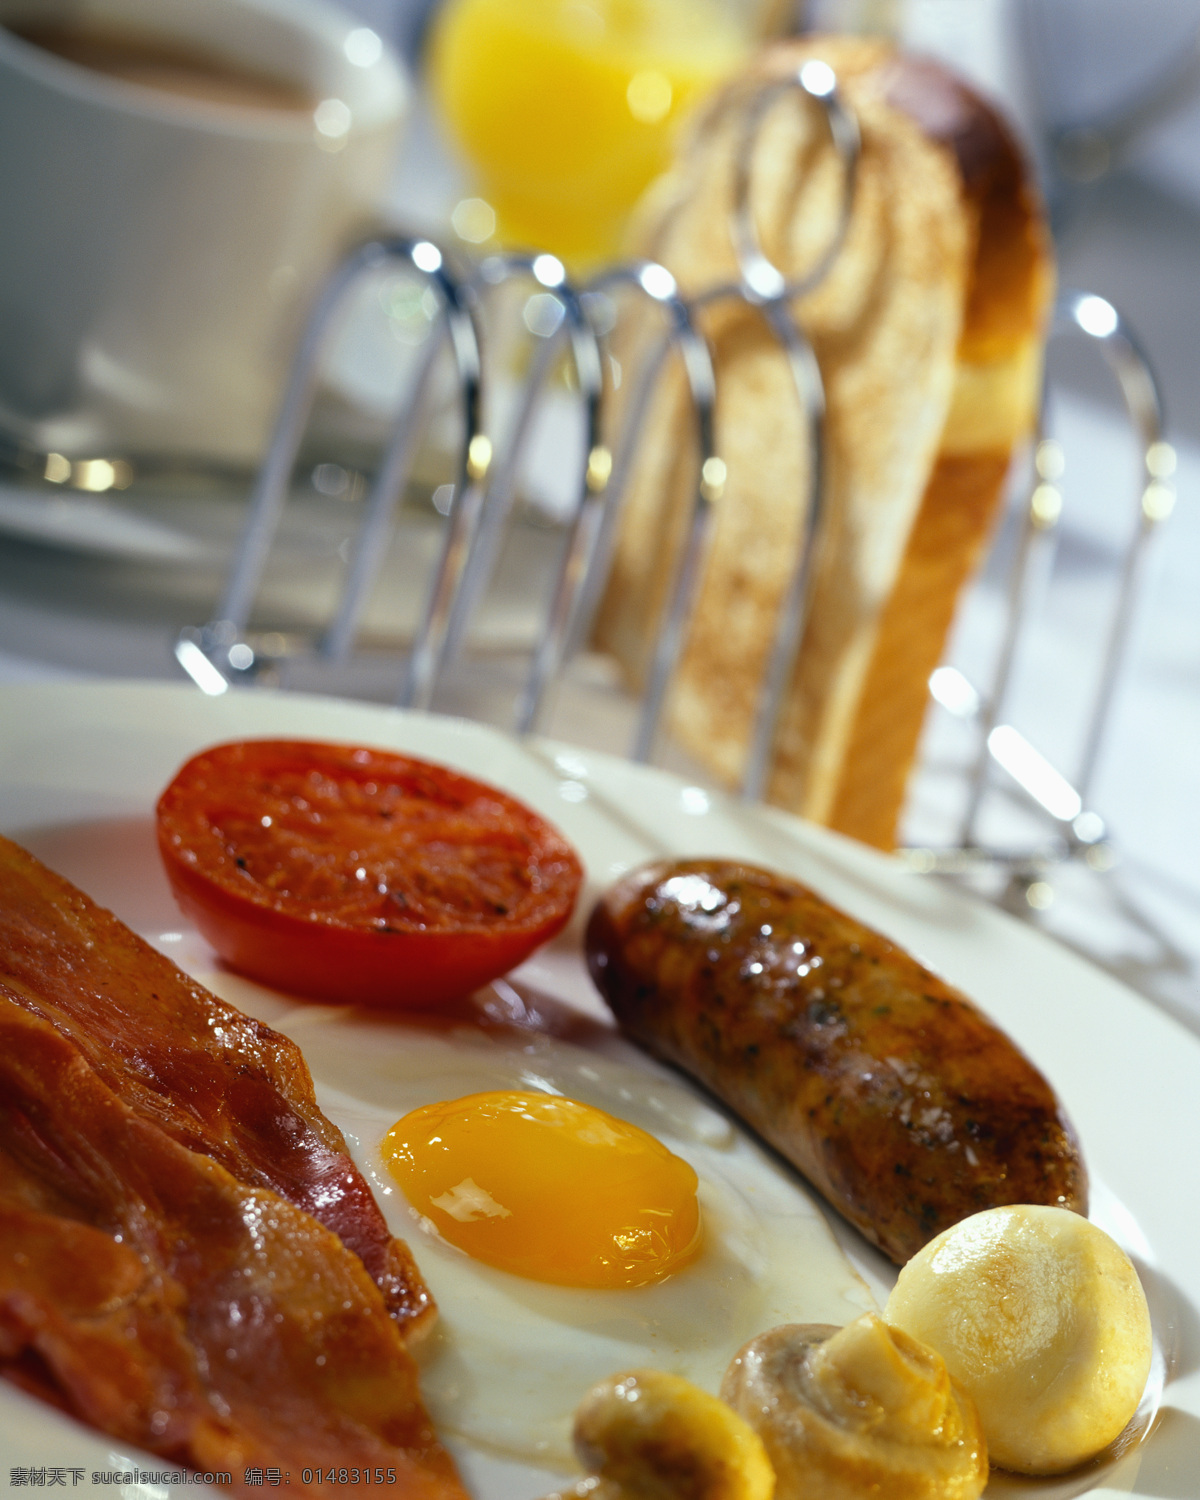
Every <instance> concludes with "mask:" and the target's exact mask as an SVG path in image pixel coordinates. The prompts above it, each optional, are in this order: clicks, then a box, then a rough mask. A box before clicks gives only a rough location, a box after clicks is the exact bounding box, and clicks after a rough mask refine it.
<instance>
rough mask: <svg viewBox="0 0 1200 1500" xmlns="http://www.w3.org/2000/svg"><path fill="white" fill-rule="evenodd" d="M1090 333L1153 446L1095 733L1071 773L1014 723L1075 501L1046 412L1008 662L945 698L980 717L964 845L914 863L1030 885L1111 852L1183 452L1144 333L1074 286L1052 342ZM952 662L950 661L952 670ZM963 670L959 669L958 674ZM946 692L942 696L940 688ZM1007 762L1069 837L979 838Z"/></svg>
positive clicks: (1109, 638) (1096, 705)
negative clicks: (993, 870)
mask: <svg viewBox="0 0 1200 1500" xmlns="http://www.w3.org/2000/svg"><path fill="white" fill-rule="evenodd" d="M1080 334H1082V335H1083V336H1084V337H1085V338H1086V339H1087V340H1089V341H1090V342H1091V343H1092V344H1093V345H1094V346H1096V347H1097V348H1098V349H1099V351H1100V353H1101V354H1102V356H1103V357H1104V359H1105V361H1106V363H1107V364H1108V366H1109V368H1110V369H1111V370H1112V372H1113V374H1114V375H1115V376H1116V379H1117V384H1118V387H1119V389H1120V392H1121V396H1122V400H1123V402H1124V405H1125V410H1126V414H1127V416H1128V419H1129V423H1130V426H1131V427H1132V428H1133V431H1134V433H1135V435H1136V436H1137V439H1138V443H1139V447H1140V452H1141V474H1140V477H1139V480H1138V486H1137V501H1136V503H1137V513H1136V523H1135V527H1134V531H1133V535H1132V538H1131V540H1130V542H1129V545H1128V547H1127V549H1126V552H1125V556H1124V560H1123V563H1122V568H1121V576H1120V580H1119V583H1118V585H1117V593H1116V600H1115V604H1114V607H1113V612H1112V616H1111V618H1110V620H1109V622H1108V629H1107V634H1106V636H1105V641H1104V648H1103V652H1102V656H1101V663H1100V676H1099V682H1098V685H1097V688H1096V692H1095V696H1094V698H1093V701H1092V705H1091V710H1090V712H1089V714H1088V717H1087V720H1086V725H1085V729H1084V734H1083V751H1082V754H1081V756H1080V760H1079V765H1078V769H1077V770H1076V773H1075V775H1074V777H1073V779H1069V778H1068V777H1066V776H1064V775H1063V774H1062V773H1061V772H1060V771H1059V770H1058V768H1057V767H1055V766H1054V765H1052V764H1051V763H1050V762H1049V761H1048V760H1047V759H1046V757H1045V756H1043V755H1042V754H1041V753H1040V752H1039V751H1038V750H1037V749H1036V748H1035V747H1034V746H1033V745H1032V744H1031V743H1030V742H1029V741H1028V740H1027V739H1026V738H1025V736H1024V735H1022V734H1021V733H1020V731H1019V730H1018V729H1016V728H1015V727H1014V726H1013V725H1011V724H1008V723H1005V722H1004V720H1003V716H1004V710H1005V707H1006V704H1007V701H1008V697H1009V689H1010V686H1011V683H1012V678H1013V670H1014V666H1015V662H1016V658H1017V654H1018V647H1019V644H1020V640H1021V636H1022V634H1023V631H1024V629H1025V627H1026V626H1027V624H1028V621H1029V616H1030V613H1031V610H1032V607H1033V603H1034V601H1033V600H1032V597H1031V595H1032V579H1033V576H1034V571H1035V568H1034V565H1035V561H1036V557H1037V554H1038V552H1039V551H1041V550H1042V549H1043V548H1045V547H1046V546H1047V545H1048V543H1049V542H1050V540H1051V538H1052V537H1053V534H1054V533H1055V531H1056V529H1057V527H1058V525H1059V522H1060V519H1061V516H1062V510H1063V499H1062V492H1061V490H1060V488H1059V485H1058V481H1059V480H1060V479H1061V477H1062V474H1063V470H1064V458H1063V455H1062V450H1061V449H1060V448H1059V447H1058V445H1057V444H1055V443H1053V442H1051V441H1047V439H1046V434H1045V418H1044V415H1043V420H1042V423H1041V424H1040V426H1039V432H1038V435H1037V440H1036V444H1035V456H1034V483H1033V485H1032V487H1031V490H1030V494H1029V496H1028V500H1027V503H1026V506H1025V509H1024V514H1023V517H1022V527H1021V535H1020V540H1019V542H1018V546H1017V552H1016V556H1015V558H1014V562H1013V566H1012V570H1011V573H1010V576H1009V583H1008V608H1007V613H1006V621H1005V629H1004V634H1003V637H1002V640H1001V643H1000V650H999V654H998V658H997V667H996V671H995V676H994V679H993V682H992V685H991V689H990V691H989V692H988V693H987V695H986V696H984V695H981V694H979V693H978V692H976V691H975V689H974V688H973V687H972V686H971V685H970V684H968V683H966V682H965V680H959V681H958V682H957V683H956V684H955V691H954V692H953V693H952V694H949V695H946V694H943V695H942V698H943V702H944V704H945V706H947V707H950V708H951V710H952V711H954V712H957V713H959V714H960V716H962V717H964V718H970V719H973V720H974V721H975V722H976V725H977V729H978V734H979V753H978V756H977V758H976V762H975V766H974V769H973V772H972V775H971V782H970V787H969V792H968V798H967V805H966V810H965V813H964V816H963V821H962V827H961V832H960V835H959V843H958V845H957V846H955V847H953V848H950V849H940V850H932V849H910V850H907V851H905V853H906V855H907V857H908V859H909V860H910V862H911V863H912V864H913V865H914V866H915V867H916V868H918V869H921V870H937V871H941V872H946V873H954V872H960V871H965V870H968V869H971V868H973V867H977V866H982V865H988V866H997V867H1007V868H1008V869H1009V871H1010V872H1011V873H1012V874H1013V876H1014V878H1016V879H1018V880H1024V881H1025V882H1026V883H1028V882H1030V881H1032V880H1037V879H1041V877H1042V876H1043V875H1044V874H1045V873H1046V871H1047V869H1048V867H1049V866H1050V865H1052V864H1054V863H1056V862H1058V861H1059V860H1062V859H1069V858H1076V857H1082V858H1084V859H1085V860H1087V861H1088V862H1089V863H1091V864H1093V865H1094V866H1095V867H1096V868H1100V869H1103V868H1106V867H1107V864H1108V863H1109V862H1110V861H1111V854H1110V852H1109V850H1108V846H1107V844H1106V840H1107V837H1108V830H1107V828H1106V826H1105V822H1104V819H1103V818H1102V817H1101V816H1100V814H1099V813H1098V812H1096V810H1095V808H1094V807H1093V805H1092V796H1093V792H1094V789H1095V777H1096V768H1097V765H1098V763H1099V758H1100V753H1101V749H1102V747H1103V745H1104V743H1105V741H1106V739H1107V737H1108V733H1109V731H1110V728H1111V723H1112V715H1113V709H1114V704H1115V700H1116V693H1117V687H1118V684H1119V681H1120V678H1121V675H1122V671H1123V668H1124V667H1125V665H1126V663H1127V659H1128V654H1129V645H1130V636H1131V631H1132V626H1133V622H1134V617H1135V610H1136V605H1137V598H1138V594H1139V591H1140V586H1141V582H1142V579H1143V575H1144V572H1145V566H1146V559H1147V548H1148V545H1149V542H1150V540H1151V537H1152V536H1153V534H1154V532H1155V531H1156V530H1157V529H1158V527H1159V526H1160V525H1161V523H1162V522H1163V521H1165V520H1166V518H1167V517H1168V516H1169V515H1170V514H1171V511H1172V510H1173V508H1174V505H1175V490H1174V486H1173V484H1172V482H1171V476H1172V475H1173V474H1174V471H1175V463H1176V459H1175V450H1174V449H1173V448H1172V446H1171V445H1170V444H1169V443H1168V442H1166V441H1165V440H1164V436H1163V408H1162V400H1161V397H1160V394H1159V390H1158V384H1157V382H1156V380H1155V378H1154V374H1153V372H1152V370H1151V368H1150V365H1149V363H1148V362H1147V359H1146V356H1145V355H1144V354H1143V353H1142V351H1141V349H1140V347H1139V345H1138V342H1137V340H1136V338H1135V337H1134V335H1133V333H1132V332H1131V330H1130V329H1129V327H1128V326H1127V324H1126V323H1125V321H1124V319H1123V318H1122V317H1121V315H1120V314H1119V312H1118V311H1117V309H1116V308H1115V307H1113V305H1112V303H1110V302H1109V301H1107V300H1106V299H1105V298H1103V297H1099V296H1097V295H1095V294H1094V293H1091V292H1081V291H1070V292H1066V293H1064V294H1063V295H1062V296H1061V297H1060V298H1059V300H1058V302H1057V304H1056V306H1055V310H1054V319H1053V324H1052V327H1051V335H1050V336H1051V339H1052V340H1054V339H1061V338H1064V337H1069V336H1075V337H1078V336H1079V335H1080ZM945 670H947V669H943V671H945ZM954 675H955V676H957V674H954ZM935 696H938V694H937V691H936V689H935ZM997 764H998V765H999V766H1000V767H1001V768H1002V769H1003V770H1004V771H1005V772H1006V773H1007V775H1008V776H1009V777H1010V778H1011V780H1012V781H1013V782H1014V783H1015V784H1016V786H1017V787H1019V788H1020V790H1021V791H1022V792H1023V793H1024V794H1025V796H1026V797H1027V799H1028V800H1029V802H1030V803H1031V804H1032V805H1033V806H1034V807H1035V808H1037V809H1038V811H1039V812H1041V813H1042V814H1043V815H1044V816H1045V817H1046V818H1047V819H1048V820H1049V822H1050V824H1051V826H1052V827H1053V828H1054V830H1055V832H1056V835H1057V841H1056V842H1055V843H1054V844H1051V845H1048V846H1047V845H1041V846H1039V847H1037V848H1033V849H1022V850H1017V851H1015V852H1011V853H1010V852H1005V851H1000V850H996V849H990V848H987V847H984V846H983V845H981V844H980V842H979V821H980V814H981V811H982V807H983V802H984V799H985V797H986V794H987V792H988V790H989V788H990V787H991V786H992V784H993V780H992V771H993V766H995V765H997Z"/></svg>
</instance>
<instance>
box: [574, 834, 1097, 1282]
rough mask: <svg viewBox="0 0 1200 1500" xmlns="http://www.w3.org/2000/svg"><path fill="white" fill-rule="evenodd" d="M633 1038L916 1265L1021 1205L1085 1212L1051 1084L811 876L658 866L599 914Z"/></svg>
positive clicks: (1071, 1141) (969, 1007) (604, 973)
mask: <svg viewBox="0 0 1200 1500" xmlns="http://www.w3.org/2000/svg"><path fill="white" fill-rule="evenodd" d="M587 950H588V963H589V967H590V969H591V973H592V977H593V979H594V980H595V982H596V985H597V987H598V988H599V990H600V992H601V993H602V994H603V995H604V997H605V999H606V1000H607V1001H608V1004H609V1005H610V1006H611V1008H612V1010H613V1013H614V1014H615V1016H616V1018H617V1020H618V1021H619V1023H620V1025H621V1027H622V1029H623V1030H624V1031H625V1032H626V1033H628V1035H629V1036H631V1037H632V1038H633V1039H634V1040H635V1041H637V1042H638V1043H640V1044H641V1045H642V1046H644V1047H645V1048H646V1049H647V1050H648V1051H650V1052H652V1053H654V1054H655V1055H656V1056H657V1057H660V1058H662V1059H664V1060H665V1061H667V1062H670V1063H673V1064H675V1065H676V1066H677V1067H680V1068H682V1069H683V1070H684V1071H685V1072H687V1073H689V1074H691V1075H692V1076H693V1077H694V1078H696V1079H697V1080H698V1081H699V1082H700V1083H702V1084H704V1085H705V1086H706V1087H707V1088H709V1089H711V1090H712V1092H713V1093H714V1094H716V1095H717V1096H718V1098H720V1099H722V1100H723V1101H724V1102H725V1103H726V1104H728V1105H729V1106H730V1108H731V1109H733V1110H734V1111H736V1113H737V1114H739V1115H740V1116H741V1117H742V1118H743V1119H744V1120H745V1121H746V1122H747V1123H748V1124H749V1125H751V1126H752V1127H753V1128H754V1129H755V1130H757V1131H758V1132H759V1134H760V1135H762V1136H763V1137H764V1138H765V1139H766V1140H768V1141H769V1142H770V1143H771V1144H772V1145H773V1146H775V1147H776V1149H777V1150H779V1151H780V1152H781V1153H782V1154H783V1155H784V1156H785V1157H787V1159H788V1160H789V1161H791V1162H792V1163H793V1164H794V1165H795V1166H797V1167H798V1168H799V1169H800V1170H801V1171H802V1172H803V1173H804V1174H805V1176H806V1177H808V1179H809V1180H810V1181H811V1182H812V1183H813V1185H814V1186H815V1187H817V1188H818V1189H819V1190H820V1191H821V1192H822V1193H823V1194H824V1195H825V1196H826V1198H828V1199H829V1201H830V1202H831V1203H833V1204H834V1206H835V1207H836V1208H838V1209H839V1210H840V1211H841V1212H842V1213H843V1214H844V1215H845V1216H846V1217H847V1218H848V1219H849V1220H850V1221H851V1223H853V1224H854V1225H856V1226H857V1227H858V1228H859V1229H860V1230H861V1231H862V1232H863V1234H865V1235H866V1237H867V1238H868V1239H870V1240H872V1241H873V1242H874V1243H875V1244H876V1245H878V1246H879V1247H880V1249H881V1250H883V1251H884V1253H885V1254H887V1255H889V1256H890V1257H891V1258H892V1259H893V1260H894V1261H896V1262H897V1263H899V1264H903V1263H904V1262H905V1261H906V1260H908V1258H909V1257H910V1256H912V1255H914V1254H915V1253H916V1252H917V1251H918V1250H919V1249H920V1248H921V1246H922V1245H924V1244H926V1243H927V1242H928V1241H929V1240H931V1239H932V1238H933V1237H934V1236H935V1235H936V1234H939V1233H940V1232H941V1231H942V1230H943V1229H946V1228H948V1227H949V1226H950V1225H951V1224H955V1223H957V1222H958V1221H959V1220H960V1219H963V1218H966V1217H967V1215H969V1214H973V1213H978V1212H979V1211H980V1210H981V1209H984V1208H993V1207H996V1206H998V1205H1000V1204H1005V1203H1044V1204H1053V1205H1058V1206H1060V1207H1064V1208H1071V1209H1075V1210H1077V1211H1078V1212H1080V1213H1086V1211H1087V1174H1086V1171H1085V1168H1084V1165H1083V1159H1082V1157H1081V1155H1080V1152H1079V1147H1078V1144H1077V1142H1076V1139H1075V1135H1074V1132H1073V1130H1072V1128H1071V1125H1070V1123H1069V1121H1068V1120H1067V1118H1066V1116H1065V1114H1064V1113H1063V1111H1062V1108H1061V1106H1060V1105H1059V1103H1058V1100H1057V1098H1056V1097H1055V1094H1054V1091H1053V1090H1052V1089H1051V1087H1050V1085H1049V1084H1048V1083H1047V1081H1046V1080H1045V1078H1044V1077H1043V1076H1042V1075H1041V1073H1039V1072H1038V1070H1037V1069H1036V1068H1035V1067H1034V1066H1033V1064H1032V1063H1031V1062H1030V1061H1029V1060H1028V1058H1026V1057H1025V1056H1024V1055H1023V1054H1022V1053H1021V1052H1020V1051H1019V1050H1018V1049H1017V1048H1016V1047H1015V1046H1014V1045H1013V1043H1012V1042H1011V1041H1010V1040H1009V1039H1008V1038H1007V1037H1006V1036H1005V1035H1004V1033H1003V1032H1002V1031H1001V1030H1000V1029H999V1028H998V1027H997V1026H995V1025H994V1024H993V1023H992V1022H991V1021H989V1020H988V1019H987V1017H986V1016H984V1015H983V1014H982V1013H981V1012H980V1011H979V1010H978V1009H977V1008H976V1006H974V1005H973V1004H972V1003H971V1001H970V1000H968V999H967V998H966V996H965V995H963V994H962V993H961V992H960V991H958V990H956V989H954V988H953V987H952V986H950V985H948V984H946V983H945V982H944V981H943V980H941V979H939V978H938V977H937V975H935V974H933V973H931V972H930V971H929V970H928V969H926V968H925V967H924V966H923V965H921V964H920V963H918V962H917V960H916V959H914V958H913V957H911V955H909V954H907V953H905V952H904V951H903V949H901V948H898V947H897V946H896V945H895V944H894V943H891V942H889V941H888V939H887V938H885V937H883V936H882V935H881V934H879V933H878V932H875V931H873V930H872V929H871V928H869V927H865V926H864V925H863V924H862V923H861V922H858V921H856V920H855V919H854V918H853V917H850V916H847V915H846V913H845V912H842V911H839V910H838V909H837V908H836V907H833V906H830V905H829V903H828V902H826V901H824V900H822V899H821V897H820V896H818V895H816V893H815V892H813V891H811V890H809V889H808V888H807V887H806V886H803V885H801V884H799V882H797V881H794V880H790V879H788V878H786V877H784V876H781V875H776V874H772V873H771V872H770V871H767V870H762V869H757V868H755V867H753V866H750V865H742V864H737V863H733V862H730V861H723V860H683V861H678V862H675V863H661V864H654V865H650V866H646V867H644V868H642V869H640V870H637V871H635V872H633V874H631V875H629V876H627V877H626V878H625V879H624V880H622V881H621V882H619V883H618V884H617V885H616V886H614V887H613V889H612V890H610V891H609V892H608V894H607V895H606V896H605V897H604V898H603V899H602V900H601V901H600V903H599V904H598V906H597V907H596V910H595V911H594V913H593V914H592V918H591V921H590V923H589V926H588V934H587Z"/></svg>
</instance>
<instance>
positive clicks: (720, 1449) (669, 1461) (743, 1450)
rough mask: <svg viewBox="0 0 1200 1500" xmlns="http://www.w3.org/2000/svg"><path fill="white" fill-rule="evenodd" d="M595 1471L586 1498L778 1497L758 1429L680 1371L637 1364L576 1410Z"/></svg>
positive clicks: (583, 1457)
mask: <svg viewBox="0 0 1200 1500" xmlns="http://www.w3.org/2000/svg"><path fill="white" fill-rule="evenodd" d="M575 1451H576V1453H577V1454H578V1455H579V1460H580V1462H581V1463H582V1464H583V1467H584V1468H585V1470H587V1472H588V1473H589V1475H591V1476H593V1477H591V1478H589V1479H585V1480H583V1481H582V1482H581V1483H580V1484H578V1485H577V1486H575V1488H574V1490H572V1491H570V1492H568V1493H569V1494H571V1495H573V1496H575V1497H578V1500H585V1497H588V1500H771V1497H772V1493H773V1491H774V1488H775V1476H774V1474H772V1472H771V1465H770V1463H769V1462H768V1459H767V1455H766V1450H765V1449H764V1447H763V1444H762V1440H761V1439H760V1438H759V1437H758V1435H757V1433H755V1432H754V1430H753V1429H752V1428H751V1427H750V1426H749V1425H748V1424H747V1423H746V1422H745V1421H743V1420H742V1418H741V1417H739V1416H738V1415H737V1414H736V1413H735V1412H733V1411H731V1410H730V1409H729V1407H728V1406H726V1405H725V1403H724V1402H722V1401H718V1400H717V1398H716V1397H715V1396H710V1395H709V1394H708V1392H707V1391H702V1390H700V1389H699V1388H698V1387H697V1386H694V1385H692V1384H691V1382H690V1381H687V1380H684V1379H683V1378H682V1377H681V1376H679V1375H668V1374H666V1373H665V1372H664V1371H662V1370H632V1371H630V1372H629V1373H627V1374H624V1375H614V1376H613V1377H612V1378H611V1379H609V1380H603V1381H601V1382H600V1383H599V1384H598V1385H595V1386H593V1387H592V1389H591V1390H590V1391H589V1392H588V1394H587V1395H586V1396H585V1397H584V1399H583V1402H582V1404H581V1405H580V1407H579V1410H578V1411H577V1412H576V1414H575Z"/></svg>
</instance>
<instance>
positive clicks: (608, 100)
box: [429, 0, 752, 269]
mask: <svg viewBox="0 0 1200 1500" xmlns="http://www.w3.org/2000/svg"><path fill="white" fill-rule="evenodd" d="M751 40H752V38H751V28H750V26H749V24H748V23H747V21H746V20H744V19H743V17H742V14H741V12H740V11H739V9H738V7H737V6H736V5H735V4H732V3H730V0H447V3H446V4H445V5H444V6H443V8H442V10H441V12H440V14H439V17H438V20H437V23H436V25H435V28H434V32H433V36H432V38H431V45H430V55H429V71H430V81H431V84H432V89H433V94H434V98H435V101H436V103H437V105H438V107H439V109H440V111H441V113H442V116H443V118H444V119H445V121H446V123H447V124H448V126H449V128H450V131H451V133H452V135H453V137H454V139H455V141H456V142H457V144H458V145H459V147H460V148H461V149H462V151H463V152H464V154H465V155H466V157H467V158H468V160H469V162H470V163H471V165H472V167H473V168H474V170H475V172H476V174H477V177H478V183H479V191H480V192H481V194H482V195H483V197H484V198H485V199H486V200H487V202H488V203H489V204H490V205H491V207H492V209H493V210H494V211H495V214H496V221H497V222H496V236H497V238H498V239H499V240H500V242H501V243H502V244H505V245H510V246H517V245H519V246H524V247H527V248H533V247H536V248H538V249H541V250H549V251H552V252H553V253H554V254H556V255H558V256H560V257H562V258H563V259H564V260H565V261H567V263H568V264H569V265H571V266H573V267H575V268H576V269H580V268H582V269H586V268H588V267H589V266H591V265H594V264H596V263H598V262H599V261H601V260H603V259H605V258H607V257H610V256H612V255H613V254H614V253H615V252H616V251H617V249H618V246H619V242H620V236H621V230H622V226H623V224H624V221H625V219H626V217H627V215H628V213H629V210H630V209H631V208H632V206H633V204H634V203H635V202H636V201H637V198H638V196H639V195H640V194H641V192H642V190H643V188H645V187H646V185H647V184H648V183H649V182H650V181H651V179H652V178H654V177H655V176H656V175H657V174H658V173H659V172H661V171H662V169H663V168H664V167H665V166H666V164H667V160H668V158H669V154H670V147H671V140H672V137H673V135H674V133H675V131H676V130H677V129H678V126H679V123H680V121H681V119H682V118H683V117H684V115H686V113H687V112H688V110H689V109H690V108H691V107H692V106H693V105H694V104H695V103H696V102H697V101H698V100H699V99H700V98H701V97H702V96H703V95H704V94H705V93H706V92H707V91H708V90H709V89H711V88H712V87H713V85H714V84H716V83H717V82H719V81H720V80H721V79H722V78H724V77H725V76H727V75H728V74H729V73H731V72H732V71H733V70H734V69H735V68H736V67H737V66H738V64H739V63H740V62H741V61H742V59H743V58H744V57H745V55H746V53H747V51H748V50H749V47H750V45H751Z"/></svg>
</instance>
